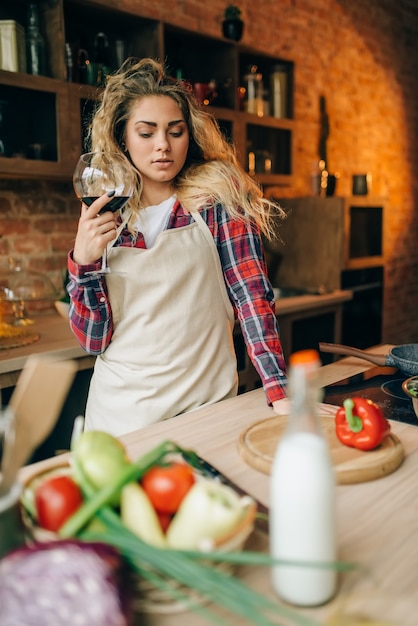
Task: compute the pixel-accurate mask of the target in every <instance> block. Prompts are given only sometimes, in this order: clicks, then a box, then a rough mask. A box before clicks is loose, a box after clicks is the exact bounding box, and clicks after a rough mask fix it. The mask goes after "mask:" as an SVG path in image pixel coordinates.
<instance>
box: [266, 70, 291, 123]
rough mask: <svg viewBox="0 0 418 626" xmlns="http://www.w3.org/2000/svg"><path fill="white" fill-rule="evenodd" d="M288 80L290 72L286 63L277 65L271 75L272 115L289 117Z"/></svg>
mask: <svg viewBox="0 0 418 626" xmlns="http://www.w3.org/2000/svg"><path fill="white" fill-rule="evenodd" d="M287 81H288V74H287V68H286V66H285V65H275V66H274V67H273V70H272V73H271V75H270V100H271V115H272V116H273V117H279V118H280V117H287V115H288V112H287V87H288V86H287Z"/></svg>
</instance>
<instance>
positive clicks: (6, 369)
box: [0, 311, 94, 388]
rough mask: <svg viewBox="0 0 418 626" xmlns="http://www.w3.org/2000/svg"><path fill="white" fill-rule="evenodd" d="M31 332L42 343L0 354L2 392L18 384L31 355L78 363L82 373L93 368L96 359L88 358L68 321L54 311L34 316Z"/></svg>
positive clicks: (3, 351) (38, 342) (36, 342)
mask: <svg viewBox="0 0 418 626" xmlns="http://www.w3.org/2000/svg"><path fill="white" fill-rule="evenodd" d="M33 319H34V322H35V323H34V324H33V325H31V326H30V329H31V330H33V331H34V332H37V333H39V335H40V339H39V340H38V341H35V342H34V343H32V344H30V345H28V346H23V347H22V348H10V349H7V350H0V388H4V387H11V386H13V385H15V384H16V381H17V379H18V377H19V374H20V372H21V370H22V368H23V366H24V365H25V363H26V359H27V358H28V356H30V355H31V354H45V355H48V356H51V357H52V358H57V359H77V360H78V363H79V369H87V368H89V367H92V364H93V363H94V357H91V356H90V355H88V354H87V353H86V352H85V351H84V350H83V349H82V348H81V346H80V345H79V343H78V342H77V340H76V339H75V337H74V335H73V333H72V332H71V329H70V326H69V324H68V321H67V320H65V319H64V318H63V317H61V316H60V315H58V313H56V312H54V311H52V312H51V313H47V314H43V315H42V316H36V315H35V316H33Z"/></svg>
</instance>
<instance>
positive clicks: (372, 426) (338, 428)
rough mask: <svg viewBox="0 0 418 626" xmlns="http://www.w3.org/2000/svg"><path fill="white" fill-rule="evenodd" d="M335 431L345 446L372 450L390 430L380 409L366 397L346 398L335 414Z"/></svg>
mask: <svg viewBox="0 0 418 626" xmlns="http://www.w3.org/2000/svg"><path fill="white" fill-rule="evenodd" d="M335 432H336V435H337V437H338V439H339V440H340V441H341V443H343V444H344V445H346V446H350V447H351V448H358V449H359V450H373V449H374V448H377V446H378V445H379V444H381V443H382V441H383V439H384V438H385V437H386V436H387V435H388V434H389V432H390V423H389V422H388V420H387V419H386V418H385V416H384V413H383V411H382V409H381V408H380V407H379V406H378V405H377V404H376V403H375V402H372V400H368V399H367V398H346V399H345V400H344V402H343V406H342V407H340V408H339V409H338V411H337V413H336V415H335Z"/></svg>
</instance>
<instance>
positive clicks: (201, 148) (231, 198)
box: [89, 58, 284, 238]
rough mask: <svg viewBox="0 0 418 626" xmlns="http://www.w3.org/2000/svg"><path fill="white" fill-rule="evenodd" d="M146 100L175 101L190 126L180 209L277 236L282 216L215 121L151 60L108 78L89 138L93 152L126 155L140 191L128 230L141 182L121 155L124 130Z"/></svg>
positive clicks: (178, 184)
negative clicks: (217, 215) (213, 210)
mask: <svg viewBox="0 0 418 626" xmlns="http://www.w3.org/2000/svg"><path fill="white" fill-rule="evenodd" d="M147 96H169V97H170V98H173V100H174V101H175V102H176V103H177V105H178V106H179V108H180V110H181V112H182V114H183V116H184V119H185V121H186V124H187V126H188V130H189V136H190V142H189V148H188V152H187V156H186V161H185V164H184V166H183V168H182V170H181V171H180V172H179V174H178V176H177V178H176V179H175V180H174V181H173V184H174V187H175V191H176V194H177V198H178V200H179V201H180V202H181V204H182V206H183V207H184V209H185V210H187V211H191V210H199V209H202V208H204V207H208V206H214V205H217V204H221V205H223V207H224V208H225V209H226V210H227V211H228V213H229V215H230V216H231V217H232V218H234V219H244V220H249V221H251V222H252V223H254V224H255V225H257V226H258V227H259V229H260V231H261V232H262V233H263V234H264V235H265V236H266V237H268V238H271V237H272V236H276V235H277V220H276V218H277V217H284V212H283V210H282V209H281V208H280V206H279V205H278V204H277V203H275V202H273V201H271V200H268V199H267V198H264V197H263V193H262V190H261V189H260V187H259V186H258V185H257V184H256V183H255V182H254V180H253V179H252V178H251V177H250V176H249V175H248V174H247V173H246V172H245V171H244V170H243V168H242V167H241V165H240V164H239V162H238V159H237V156H236V153H235V149H234V147H233V146H232V145H231V144H230V143H229V142H228V141H227V140H226V139H225V137H224V136H223V134H222V132H221V130H220V128H219V125H218V123H217V121H216V119H215V117H214V116H213V115H212V114H211V113H209V112H208V111H207V110H205V109H204V108H203V107H201V106H200V105H199V103H198V102H197V100H196V99H195V97H194V95H193V93H192V91H191V90H190V89H189V88H188V86H187V85H186V84H185V83H183V82H182V81H177V80H175V79H173V78H172V77H171V76H169V75H168V74H167V73H166V71H165V68H164V66H163V65H162V64H161V63H159V62H157V61H155V60H153V59H141V60H138V59H135V58H130V59H127V60H126V61H125V62H124V63H123V65H122V66H121V67H120V69H119V70H118V71H117V72H116V73H114V74H112V75H111V76H109V77H108V79H107V84H106V88H105V89H104V91H103V93H102V96H101V100H100V101H99V104H98V107H97V109H96V111H95V112H94V115H93V118H92V122H91V127H90V133H89V136H90V141H91V150H93V151H113V152H114V151H116V152H120V153H122V154H125V157H126V160H127V164H128V166H129V167H131V168H132V169H134V170H135V175H136V178H137V181H138V185H137V187H136V189H135V192H134V195H133V196H132V198H131V201H130V203H129V205H128V206H129V207H130V209H131V210H132V217H131V219H130V222H129V226H130V227H131V228H132V224H133V223H134V222H135V221H136V217H137V215H138V211H139V210H140V209H141V208H142V204H141V196H142V180H141V175H140V173H139V172H138V171H137V170H136V168H135V167H134V165H133V164H132V163H131V161H130V160H129V157H128V155H127V154H126V152H125V148H124V143H125V133H126V124H127V122H128V120H129V117H130V114H131V111H132V108H133V107H134V105H135V104H137V102H138V100H139V99H141V98H145V97H147Z"/></svg>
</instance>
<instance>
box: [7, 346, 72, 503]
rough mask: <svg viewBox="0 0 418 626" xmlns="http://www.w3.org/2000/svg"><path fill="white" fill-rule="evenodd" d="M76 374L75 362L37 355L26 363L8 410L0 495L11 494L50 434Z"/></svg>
mask: <svg viewBox="0 0 418 626" xmlns="http://www.w3.org/2000/svg"><path fill="white" fill-rule="evenodd" d="M76 370H77V364H76V362H75V361H54V360H52V359H49V358H45V357H42V356H38V355H32V356H31V357H29V358H28V360H27V361H26V364H25V366H24V368H23V370H22V373H21V375H20V376H19V379H18V381H17V384H16V387H15V389H14V391H13V394H12V396H11V398H10V403H9V406H8V407H7V409H6V430H5V435H4V446H3V458H2V467H1V469H2V480H1V483H0V495H3V494H4V493H7V492H8V491H9V490H10V488H11V486H12V485H13V483H14V482H15V480H16V476H17V473H18V471H19V469H20V468H21V467H22V466H23V465H24V464H25V463H26V462H27V461H28V459H29V458H30V456H31V454H32V453H33V451H34V450H35V449H36V448H37V447H38V446H39V444H40V443H42V442H43V440H44V439H45V438H46V437H47V436H48V435H49V433H50V432H51V430H52V428H53V426H54V425H55V423H56V421H57V419H58V416H59V414H60V412H61V409H62V406H63V404H64V401H65V398H66V397H67V394H68V391H69V389H70V386H71V383H72V381H73V379H74V376H75V373H76Z"/></svg>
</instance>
